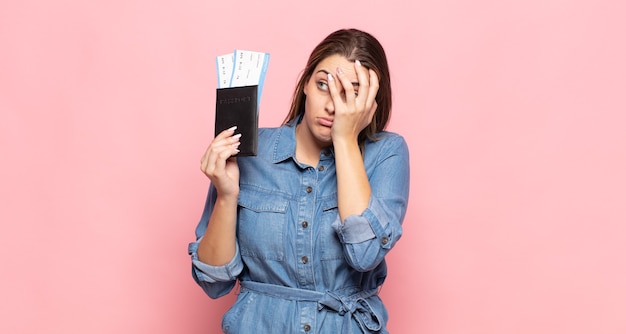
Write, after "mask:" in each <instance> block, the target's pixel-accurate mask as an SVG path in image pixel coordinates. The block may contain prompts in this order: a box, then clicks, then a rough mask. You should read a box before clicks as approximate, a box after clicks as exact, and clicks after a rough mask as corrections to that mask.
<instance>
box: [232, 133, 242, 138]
mask: <svg viewBox="0 0 626 334" xmlns="http://www.w3.org/2000/svg"><path fill="white" fill-rule="evenodd" d="M233 138H235V139H237V138H241V133H238V134H236V135H234V136H233Z"/></svg>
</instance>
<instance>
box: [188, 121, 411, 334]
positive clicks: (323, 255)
mask: <svg viewBox="0 0 626 334" xmlns="http://www.w3.org/2000/svg"><path fill="white" fill-rule="evenodd" d="M377 136H378V140H376V141H369V140H368V141H366V142H365V145H364V155H363V156H364V163H365V169H366V172H367V176H368V178H369V181H370V186H371V188H372V195H371V198H370V201H369V205H368V207H367V209H366V210H365V211H364V212H363V213H362V214H361V215H352V216H349V217H347V218H346V219H345V221H344V224H342V223H341V221H340V218H339V212H338V208H337V176H336V173H335V160H334V155H333V150H332V148H329V149H327V150H325V151H323V152H322V153H321V154H320V160H319V163H318V165H317V166H308V165H304V164H301V163H299V162H298V161H297V160H296V158H295V152H296V144H295V143H296V141H295V125H291V126H289V125H284V126H281V127H279V128H262V129H259V139H258V142H259V148H258V155H257V156H254V157H239V158H237V161H238V165H239V170H240V193H239V199H238V209H237V212H238V217H237V219H238V221H237V251H236V254H235V256H234V257H233V259H232V260H231V261H230V263H228V264H226V265H224V266H211V265H208V264H206V263H202V262H200V261H199V260H198V255H197V249H198V243H199V241H200V239H201V238H202V236H203V235H204V232H205V230H206V227H207V224H208V221H209V217H210V216H211V212H212V209H213V205H214V203H215V198H216V191H215V188H214V187H213V186H210V187H209V192H208V196H207V200H206V205H205V208H204V211H203V214H202V217H201V218H200V222H199V224H198V226H197V228H196V241H195V242H192V243H190V244H189V248H188V251H189V254H190V255H191V260H192V275H193V278H194V280H195V281H196V282H197V283H198V284H199V285H200V287H202V289H203V290H204V291H205V292H206V293H207V294H208V295H209V296H210V297H211V298H218V297H221V296H223V295H225V294H228V293H229V292H230V291H231V290H232V289H233V287H234V286H235V283H236V281H237V280H239V283H240V288H241V291H240V293H239V294H238V296H237V300H236V302H235V304H234V305H233V306H232V307H231V308H230V309H229V310H228V311H227V312H226V314H225V315H224V317H223V320H222V329H223V331H224V333H227V334H234V333H246V334H248V333H264V334H265V333H269V334H273V333H276V334H287V333H388V332H387V329H386V323H387V318H388V316H387V310H386V308H385V306H384V305H383V303H382V301H381V299H380V298H379V296H378V290H379V288H380V286H381V285H382V284H383V281H384V280H385V277H386V276H387V266H386V264H385V260H384V258H385V255H386V254H387V253H388V252H389V251H390V250H391V248H392V247H393V246H394V245H395V244H396V242H397V241H398V239H400V236H401V235H402V221H403V219H404V216H405V213H406V209H407V203H408V196H409V152H408V147H407V144H406V142H405V140H404V139H403V138H402V137H401V136H400V135H398V134H395V133H392V132H382V133H379V134H378V135H377Z"/></svg>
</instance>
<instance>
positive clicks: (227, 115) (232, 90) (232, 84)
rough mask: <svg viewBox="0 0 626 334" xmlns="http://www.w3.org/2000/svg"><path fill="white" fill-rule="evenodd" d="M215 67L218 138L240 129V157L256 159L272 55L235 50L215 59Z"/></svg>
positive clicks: (216, 130)
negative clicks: (262, 96)
mask: <svg viewBox="0 0 626 334" xmlns="http://www.w3.org/2000/svg"><path fill="white" fill-rule="evenodd" d="M216 63H217V76H218V88H217V94H216V99H215V135H216V136H217V135H218V134H219V133H220V132H222V131H224V130H226V129H229V128H231V127H233V126H237V133H241V139H240V143H241V144H240V145H239V151H240V152H239V153H238V154H237V155H238V156H245V155H248V156H250V155H256V154H257V146H258V141H257V139H258V128H259V127H258V122H259V103H260V101H261V91H262V90H263V81H264V79H265V73H266V71H267V66H268V64H269V54H267V53H263V52H254V51H245V50H235V52H234V53H231V54H227V55H222V56H218V57H216Z"/></svg>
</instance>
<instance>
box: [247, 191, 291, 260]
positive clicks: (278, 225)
mask: <svg viewBox="0 0 626 334" xmlns="http://www.w3.org/2000/svg"><path fill="white" fill-rule="evenodd" d="M238 204H239V222H238V225H237V237H238V240H239V248H240V251H241V255H242V256H249V257H255V258H260V259H265V260H276V261H283V260H284V259H285V233H286V231H285V228H286V222H287V206H288V201H287V200H285V199H284V198H281V197H279V196H276V195H274V194H272V193H271V192H259V191H258V190H255V191H245V190H244V189H242V191H241V192H240V193H239V200H238Z"/></svg>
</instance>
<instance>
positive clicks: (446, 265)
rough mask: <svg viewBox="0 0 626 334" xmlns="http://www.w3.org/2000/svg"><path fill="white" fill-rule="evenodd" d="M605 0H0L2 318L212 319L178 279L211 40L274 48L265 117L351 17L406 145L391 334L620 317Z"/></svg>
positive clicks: (615, 30)
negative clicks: (388, 90) (406, 184)
mask: <svg viewBox="0 0 626 334" xmlns="http://www.w3.org/2000/svg"><path fill="white" fill-rule="evenodd" d="M625 13H626V6H625V5H624V2H623V1H620V0H614V1H610V0H594V1H592V0H589V1H575V0H570V1H563V0H528V1H506V0H505V1H495V0H472V1H464V0H445V1H441V0H418V1H382V2H381V1H367V0H366V1H362V2H354V1H352V2H345V3H343V2H337V1H334V0H330V1H316V2H299V1H284V2H281V1H265V2H261V1H252V0H250V1H239V2H238V3H235V2H232V1H224V4H223V5H218V4H215V1H213V2H211V1H207V0H204V1H197V0H181V1H163V0H108V1H103V0H100V1H79V0H58V1H37V0H20V1H2V3H1V4H0V111H1V114H0V149H1V151H0V159H1V160H0V162H1V167H0V168H1V171H2V172H1V173H0V185H1V189H0V205H1V206H2V208H1V210H0V222H1V225H0V226H1V230H0V251H1V252H0V266H1V267H0V268H2V269H1V270H2V274H1V276H0V282H1V284H0V296H2V302H0V332H2V333H217V332H219V328H220V321H221V316H222V314H223V313H224V311H225V310H226V309H227V307H228V306H229V304H230V303H232V301H233V297H234V295H233V294H231V295H229V296H228V297H226V298H224V299H222V300H217V301H213V300H210V299H209V298H208V297H206V296H204V295H203V293H202V291H201V290H200V288H198V287H197V286H196V285H195V283H194V282H193V281H192V278H191V275H190V264H189V259H188V256H187V254H186V247H187V243H188V242H189V241H191V240H192V239H193V237H194V236H193V230H194V228H195V225H196V222H197V221H198V219H199V217H200V212H201V210H202V205H203V202H204V196H205V192H206V188H207V185H208V180H207V179H206V178H205V177H204V176H203V175H202V174H201V172H200V171H199V159H200V156H201V155H202V153H203V151H204V149H205V147H206V145H208V143H209V141H210V140H211V138H212V136H213V131H212V124H213V123H212V119H213V108H214V98H215V93H214V90H215V87H216V74H215V67H214V62H213V61H214V57H215V56H216V55H218V54H224V53H227V52H231V51H232V50H233V49H235V48H242V49H250V50H257V51H266V52H269V53H270V54H271V57H272V58H271V62H270V67H269V72H268V75H267V79H266V85H265V89H264V92H263V99H262V106H261V116H260V117H261V119H260V122H261V125H263V126H274V125H278V124H279V123H280V121H281V120H282V119H283V117H284V116H285V115H286V113H287V107H288V104H289V99H290V96H291V92H292V89H293V86H294V84H295V81H296V78H297V75H298V74H299V72H300V70H301V69H302V67H303V66H304V62H305V61H306V58H307V56H308V54H309V52H310V51H311V49H312V48H313V46H314V45H315V44H316V43H317V42H319V41H320V40H321V39H322V38H323V37H324V36H326V34H328V33H330V32H331V31H333V30H335V29H337V28H341V27H357V28H362V29H365V30H367V31H369V32H371V33H373V34H374V35H375V36H377V37H378V38H379V39H380V40H381V42H382V43H383V45H384V46H385V47H386V50H387V52H388V57H389V60H390V65H391V69H392V80H393V84H394V86H393V89H394V93H395V99H394V116H393V120H392V123H391V126H390V129H391V130H393V131H397V132H399V133H401V134H403V135H404V136H405V137H406V139H407V141H408V143H409V147H410V150H411V163H412V179H411V187H412V191H411V198H410V207H409V212H408V215H407V219H406V221H405V234H404V237H403V239H402V240H401V241H400V243H399V244H398V246H397V247H396V248H395V249H394V250H393V251H392V252H391V253H390V254H389V257H388V261H389V266H390V276H389V278H388V281H387V283H386V285H385V286H384V287H383V290H382V296H383V298H384V300H385V301H386V303H387V305H388V307H389V310H390V312H391V319H390V323H389V329H390V330H391V332H392V333H429V334H430V333H434V334H459V333H462V334H463V333H476V334H479V333H480V334H483V333H484V334H502V333H525V334H526V333H594V334H597V333H625V332H626V316H625V314H626V257H625V253H626V224H625V223H626V210H625V208H624V206H625V204H626V173H625V171H626V154H625V151H626V97H625V96H626V65H625V64H626V62H625V61H624V60H625V59H626V47H625V45H626V43H625V42H624V41H625V38H626V37H625V36H624V32H625V31H626V23H624V22H625V21H624V14H625Z"/></svg>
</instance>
